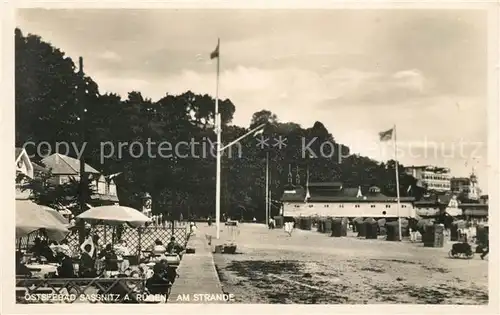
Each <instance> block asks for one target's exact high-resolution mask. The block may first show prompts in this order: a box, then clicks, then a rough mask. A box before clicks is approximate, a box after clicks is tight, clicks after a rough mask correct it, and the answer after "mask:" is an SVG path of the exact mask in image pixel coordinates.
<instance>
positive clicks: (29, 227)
mask: <svg viewBox="0 0 500 315" xmlns="http://www.w3.org/2000/svg"><path fill="white" fill-rule="evenodd" d="M47 208H48V207H43V206H40V205H37V204H36V203H34V202H32V201H30V200H16V237H17V238H19V237H23V236H26V235H28V234H30V233H31V232H34V231H37V230H40V229H45V230H46V231H47V237H48V238H49V239H53V240H55V241H61V240H63V239H64V238H65V237H66V235H67V234H68V233H69V230H68V228H67V227H66V224H64V223H63V222H61V220H60V219H58V218H57V216H56V214H57V215H60V214H59V213H57V211H56V210H54V209H51V208H49V209H51V211H48V210H47ZM52 211H55V212H56V214H54V213H53V212H52ZM61 217H62V216H61Z"/></svg>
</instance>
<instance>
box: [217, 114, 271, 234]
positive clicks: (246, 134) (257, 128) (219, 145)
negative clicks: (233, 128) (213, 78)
mask: <svg viewBox="0 0 500 315" xmlns="http://www.w3.org/2000/svg"><path fill="white" fill-rule="evenodd" d="M216 117H219V118H217V120H218V122H217V124H216V126H217V127H216V128H220V115H219V114H218V113H216ZM265 125H266V124H261V125H259V126H257V127H255V128H253V129H252V130H250V131H249V132H247V133H245V134H244V135H243V136H241V137H239V138H237V139H236V140H233V141H231V142H230V143H229V144H227V145H225V146H222V147H221V142H220V139H221V130H220V129H218V130H217V149H216V154H217V176H216V191H215V227H216V229H217V232H216V238H217V239H220V179H221V167H220V162H221V157H222V153H223V152H224V150H225V149H227V148H229V147H231V146H233V145H234V144H236V143H238V142H240V141H241V140H243V139H245V138H246V137H248V136H249V135H251V134H253V133H255V132H257V131H259V130H260V129H262V128H264V126H265Z"/></svg>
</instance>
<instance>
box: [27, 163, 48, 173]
mask: <svg viewBox="0 0 500 315" xmlns="http://www.w3.org/2000/svg"><path fill="white" fill-rule="evenodd" d="M31 164H33V171H35V172H40V173H48V172H50V169H48V168H46V167H43V166H41V165H39V164H36V163H33V162H31Z"/></svg>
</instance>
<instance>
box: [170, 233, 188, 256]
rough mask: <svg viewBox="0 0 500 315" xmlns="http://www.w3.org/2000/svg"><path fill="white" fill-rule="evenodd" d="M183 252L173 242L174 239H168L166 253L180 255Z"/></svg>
mask: <svg viewBox="0 0 500 315" xmlns="http://www.w3.org/2000/svg"><path fill="white" fill-rule="evenodd" d="M183 251H184V247H183V246H181V245H180V244H179V243H177V242H176V241H175V237H173V236H172V237H171V238H170V242H168V244H167V252H168V253H169V254H177V255H180V254H182V252H183Z"/></svg>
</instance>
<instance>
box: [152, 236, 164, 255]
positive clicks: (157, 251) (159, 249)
mask: <svg viewBox="0 0 500 315" xmlns="http://www.w3.org/2000/svg"><path fill="white" fill-rule="evenodd" d="M166 251H167V249H166V248H165V246H163V243H162V242H161V241H160V240H159V239H156V240H155V243H154V245H153V248H152V250H151V252H152V254H153V256H161V255H163V254H165V252H166Z"/></svg>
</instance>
